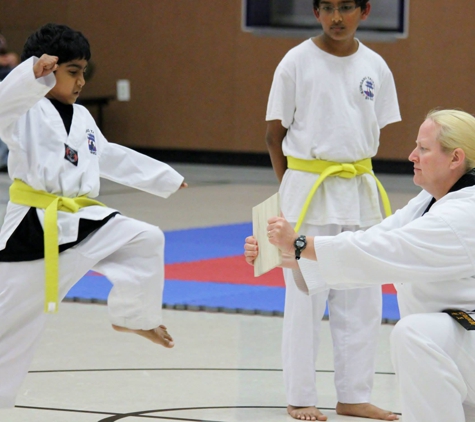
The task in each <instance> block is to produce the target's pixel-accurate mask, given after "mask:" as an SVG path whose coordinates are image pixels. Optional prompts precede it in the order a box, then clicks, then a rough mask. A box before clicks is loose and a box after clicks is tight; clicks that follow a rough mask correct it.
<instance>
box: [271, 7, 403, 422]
mask: <svg viewBox="0 0 475 422" xmlns="http://www.w3.org/2000/svg"><path fill="white" fill-rule="evenodd" d="M313 8H314V14H315V17H316V18H317V20H318V21H319V22H320V23H321V25H322V28H323V33H322V34H321V35H319V36H317V37H314V38H311V39H309V40H307V41H304V42H303V43H301V44H300V45H298V46H297V47H295V48H293V49H292V50H290V51H289V52H288V53H287V55H286V56H285V57H284V58H283V60H282V61H281V63H280V64H279V65H278V67H277V69H276V72H275V75H274V80H273V83H272V88H271V92H270V96H269V102H268V107H267V115H266V120H267V122H268V124H267V133H266V143H267V147H268V150H269V154H270V157H271V160H272V165H273V168H274V171H275V173H276V175H277V178H278V179H279V181H280V182H281V185H280V194H281V198H282V212H283V214H284V216H285V217H286V218H287V219H288V220H289V221H290V222H291V223H292V224H293V225H294V226H296V231H299V230H302V232H304V233H306V234H310V233H311V234H312V235H314V236H316V235H336V234H338V233H340V232H342V231H348V230H351V231H354V230H358V229H365V228H367V227H370V226H372V225H374V224H376V223H378V222H379V221H380V220H381V212H380V209H379V201H378V188H377V185H376V183H375V181H374V179H373V177H372V175H371V174H362V173H363V172H364V171H370V172H371V160H370V158H371V157H373V156H374V155H375V154H376V152H377V148H378V145H379V133H380V129H381V128H383V127H384V126H386V125H387V124H389V123H393V122H396V121H399V120H400V114H399V107H398V102H397V96H396V89H395V85H394V80H393V76H392V74H391V72H390V70H389V68H388V66H387V65H386V63H385V62H384V60H383V59H382V58H381V57H380V56H379V55H378V54H376V53H375V52H373V51H372V50H370V49H368V48H367V47H366V46H364V45H363V44H362V43H361V42H359V41H358V40H357V39H355V32H356V29H357V28H358V25H359V23H360V21H362V20H365V19H366V18H367V17H368V15H369V12H370V9H371V6H370V4H369V2H368V0H356V1H353V0H343V1H341V0H314V1H313ZM340 163H345V164H350V165H349V166H345V169H344V171H340V172H337V173H333V174H332V175H331V176H330V177H328V178H326V179H325V180H324V182H323V183H322V184H321V185H320V186H319V187H318V186H315V183H316V182H317V180H318V179H319V177H320V176H319V175H320V174H321V173H322V172H325V174H326V173H328V171H330V170H331V169H329V168H330V167H331V168H332V169H334V168H335V167H334V166H337V167H338V165H339V164H340ZM361 169H363V170H364V171H363V172H362V171H361ZM320 182H321V181H320ZM317 187H318V189H316V188H317ZM312 188H313V189H312ZM315 189H316V191H315ZM311 191H314V193H313V196H310V197H308V195H309V194H310V193H311ZM307 197H308V198H307ZM306 201H307V202H308V203H307V204H306ZM307 205H308V206H307ZM304 247H305V245H304V244H296V248H300V249H303V248H304ZM284 277H285V280H286V286H287V289H286V302H285V314H284V315H285V316H284V331H283V351H282V353H283V369H284V383H285V388H286V395H287V401H288V412H289V414H290V415H291V416H292V417H294V418H295V419H301V420H319V421H324V420H326V419H327V418H326V416H325V415H323V414H322V413H321V412H320V411H319V410H318V409H317V408H316V405H317V392H316V386H315V359H316V356H317V349H318V343H319V330H320V321H321V318H322V316H323V314H324V311H325V303H326V301H327V300H328V306H329V312H330V328H331V332H332V337H333V344H334V356H335V362H334V364H335V386H336V390H337V399H338V403H337V406H336V411H337V413H339V414H346V415H354V416H362V417H368V418H373V419H382V420H395V419H397V416H396V415H394V414H392V413H390V412H387V411H384V410H382V409H379V408H377V407H376V406H373V405H371V404H370V403H369V401H370V395H371V389H372V383H373V374H374V357H375V351H376V345H377V337H378V330H379V326H380V323H381V289H380V287H379V286H374V287H366V288H361V289H351V290H343V291H342V290H333V289H328V288H327V287H326V286H325V285H324V284H323V283H322V292H321V293H320V294H317V295H314V296H312V297H308V296H306V295H304V294H303V293H302V292H300V291H299V290H298V289H297V288H296V287H295V283H294V282H293V275H292V271H291V270H287V269H286V270H284Z"/></svg>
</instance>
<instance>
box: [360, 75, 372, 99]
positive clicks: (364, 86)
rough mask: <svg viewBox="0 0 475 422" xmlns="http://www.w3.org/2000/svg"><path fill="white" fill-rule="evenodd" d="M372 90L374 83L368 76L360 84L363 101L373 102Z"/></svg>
mask: <svg viewBox="0 0 475 422" xmlns="http://www.w3.org/2000/svg"><path fill="white" fill-rule="evenodd" d="M374 89H375V87H374V81H373V80H372V79H371V78H370V77H369V76H366V77H365V78H363V80H362V81H361V83H360V92H361V95H363V97H364V98H365V100H371V101H373V100H374Z"/></svg>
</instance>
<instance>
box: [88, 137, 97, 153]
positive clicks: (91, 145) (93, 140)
mask: <svg viewBox="0 0 475 422" xmlns="http://www.w3.org/2000/svg"><path fill="white" fill-rule="evenodd" d="M87 145H88V147H89V152H90V153H91V154H94V155H97V148H96V138H95V137H94V133H92V132H88V133H87Z"/></svg>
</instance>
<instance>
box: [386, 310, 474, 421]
mask: <svg viewBox="0 0 475 422" xmlns="http://www.w3.org/2000/svg"><path fill="white" fill-rule="evenodd" d="M391 354H392V359H393V364H394V368H395V370H396V375H397V378H398V383H399V390H400V391H399V393H400V397H401V405H402V418H403V420H404V422H422V421H430V422H446V421H450V422H466V421H467V422H474V421H475V331H467V330H465V328H463V327H462V326H461V325H460V324H459V323H458V322H456V321H455V320H453V319H452V318H451V317H450V316H449V315H447V314H443V313H430V314H414V315H409V316H406V317H404V318H402V319H401V320H400V321H399V322H398V323H397V324H396V326H395V327H394V330H393V332H392V334H391Z"/></svg>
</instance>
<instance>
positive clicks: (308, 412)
mask: <svg viewBox="0 0 475 422" xmlns="http://www.w3.org/2000/svg"><path fill="white" fill-rule="evenodd" d="M287 413H288V414H289V415H290V416H292V417H293V418H294V419H299V420H301V421H326V420H327V417H326V416H325V415H324V414H323V413H322V412H320V410H318V409H317V408H316V407H315V406H308V407H297V406H291V405H290V404H289V405H288V406H287Z"/></svg>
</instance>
